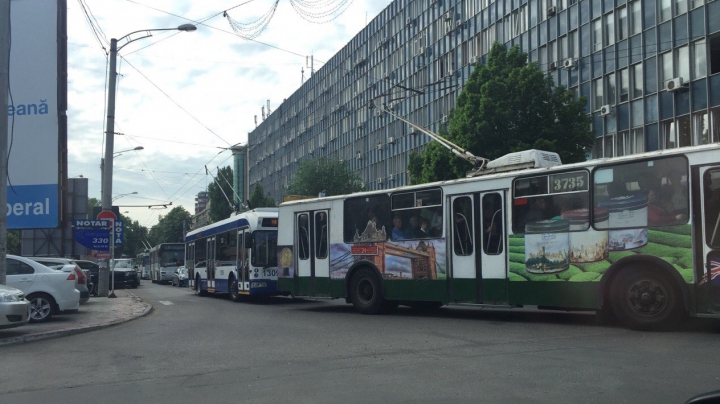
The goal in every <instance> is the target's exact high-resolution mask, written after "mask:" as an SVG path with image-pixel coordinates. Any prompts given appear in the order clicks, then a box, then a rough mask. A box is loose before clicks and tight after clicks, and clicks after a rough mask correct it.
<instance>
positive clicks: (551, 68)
mask: <svg viewBox="0 0 720 404" xmlns="http://www.w3.org/2000/svg"><path fill="white" fill-rule="evenodd" d="M548 70H550V71H553V70H557V62H550V65H549V66H548Z"/></svg>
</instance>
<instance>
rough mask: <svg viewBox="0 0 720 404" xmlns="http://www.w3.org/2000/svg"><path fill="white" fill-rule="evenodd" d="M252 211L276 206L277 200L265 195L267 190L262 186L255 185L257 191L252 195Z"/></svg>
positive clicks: (250, 199)
mask: <svg viewBox="0 0 720 404" xmlns="http://www.w3.org/2000/svg"><path fill="white" fill-rule="evenodd" d="M248 200H249V201H250V209H255V208H268V207H270V208H271V207H274V206H275V199H273V197H272V196H270V194H267V195H265V188H263V186H262V184H257V185H255V190H254V191H253V192H252V194H250V198H248Z"/></svg>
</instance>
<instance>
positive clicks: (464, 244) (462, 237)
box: [453, 196, 473, 255]
mask: <svg viewBox="0 0 720 404" xmlns="http://www.w3.org/2000/svg"><path fill="white" fill-rule="evenodd" d="M453 220H454V221H455V223H454V226H453V228H454V229H453V249H454V251H455V255H470V254H472V253H473V242H472V237H473V236H472V228H473V226H472V199H470V197H469V196H462V197H459V198H455V200H454V201H453Z"/></svg>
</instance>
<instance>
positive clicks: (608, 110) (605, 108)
mask: <svg viewBox="0 0 720 404" xmlns="http://www.w3.org/2000/svg"><path fill="white" fill-rule="evenodd" d="M610 114H612V107H611V106H610V105H603V106H602V107H600V116H606V115H610Z"/></svg>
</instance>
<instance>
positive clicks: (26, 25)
mask: <svg viewBox="0 0 720 404" xmlns="http://www.w3.org/2000/svg"><path fill="white" fill-rule="evenodd" d="M57 19H58V8H57V3H56V1H55V0H26V1H14V2H13V3H12V6H11V21H12V49H11V52H10V90H11V94H12V98H9V99H8V111H7V114H8V127H9V129H11V130H10V131H9V132H10V133H9V134H8V136H9V139H8V144H10V145H12V148H10V149H9V153H8V160H9V162H8V177H9V178H8V179H9V181H8V187H7V198H8V201H7V207H6V212H7V227H8V228H9V229H30V228H55V227H57V226H58V221H59V215H58V211H59V201H58V192H59V191H58V171H59V170H58V73H57V69H58V40H59V39H58V35H57Z"/></svg>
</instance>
